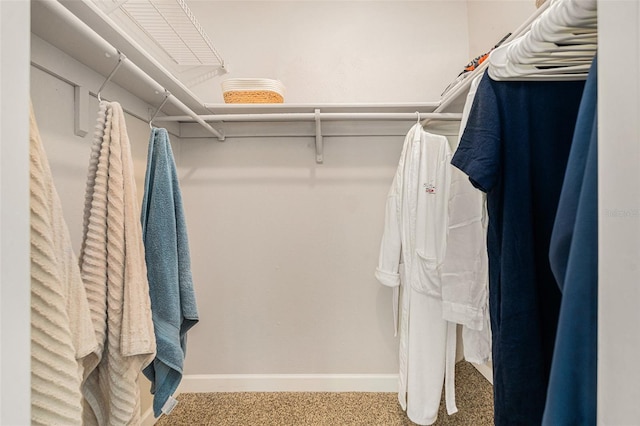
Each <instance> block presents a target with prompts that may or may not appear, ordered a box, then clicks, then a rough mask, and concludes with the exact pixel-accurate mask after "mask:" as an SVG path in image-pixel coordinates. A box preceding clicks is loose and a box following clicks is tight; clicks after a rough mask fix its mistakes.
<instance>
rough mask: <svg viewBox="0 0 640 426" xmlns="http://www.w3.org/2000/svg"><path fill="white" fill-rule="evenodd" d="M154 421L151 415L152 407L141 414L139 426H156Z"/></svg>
mask: <svg viewBox="0 0 640 426" xmlns="http://www.w3.org/2000/svg"><path fill="white" fill-rule="evenodd" d="M157 420H158V419H156V418H155V417H154V415H153V407H149V409H148V410H147V411H145V412H144V413H142V419H141V421H140V426H153V425H154V424H156V421H157Z"/></svg>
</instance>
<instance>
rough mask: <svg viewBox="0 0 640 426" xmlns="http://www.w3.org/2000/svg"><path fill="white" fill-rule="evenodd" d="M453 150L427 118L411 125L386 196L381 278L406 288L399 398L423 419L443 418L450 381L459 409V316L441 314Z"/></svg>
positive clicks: (450, 398) (451, 409) (450, 397)
mask: <svg viewBox="0 0 640 426" xmlns="http://www.w3.org/2000/svg"><path fill="white" fill-rule="evenodd" d="M450 158H451V150H450V148H449V144H448V141H447V139H446V138H445V137H444V136H439V135H432V134H429V133H427V132H425V131H424V130H423V128H422V126H421V125H420V124H416V125H414V126H413V127H412V128H411V129H410V131H409V133H408V134H407V136H406V138H405V142H404V145H403V149H402V154H401V158H400V161H399V164H398V168H397V171H396V174H395V176H394V179H393V183H392V185H391V188H390V190H389V194H388V197H387V203H386V214H385V226H384V233H383V237H382V243H381V246H380V257H379V262H378V267H377V269H376V272H375V276H376V278H377V279H378V281H380V283H381V284H383V285H385V286H388V287H392V288H394V293H395V294H397V292H398V291H400V292H401V294H400V297H399V304H400V319H399V331H400V348H399V361H400V374H399V391H398V400H399V402H400V405H401V407H402V408H403V409H404V410H406V412H407V416H408V417H409V418H410V419H411V420H412V421H413V422H414V423H417V424H420V425H430V424H433V423H434V422H435V421H436V419H437V415H438V408H439V406H440V398H441V394H442V385H443V382H445V397H446V404H447V411H448V413H449V414H453V413H455V412H457V408H456V406H455V393H454V369H455V348H456V324H454V323H451V322H448V321H445V320H443V318H442V293H441V282H440V273H441V266H442V261H443V258H444V251H445V248H446V234H447V204H448V199H449V180H450V170H451V168H450V166H449V161H450ZM394 300H398V297H397V296H395V297H394ZM445 376H446V380H445Z"/></svg>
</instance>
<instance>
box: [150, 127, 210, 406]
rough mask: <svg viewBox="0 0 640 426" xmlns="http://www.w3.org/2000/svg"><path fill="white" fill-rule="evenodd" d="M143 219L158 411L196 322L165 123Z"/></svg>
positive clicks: (156, 135) (154, 152) (156, 138)
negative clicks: (153, 335)
mask: <svg viewBox="0 0 640 426" xmlns="http://www.w3.org/2000/svg"><path fill="white" fill-rule="evenodd" d="M141 220H142V236H143V241H144V246H145V259H146V262H147V277H148V280H149V293H150V296H151V311H152V317H153V325H154V328H155V335H156V342H157V354H156V358H155V359H154V360H153V362H152V363H151V364H149V366H147V367H146V368H145V369H144V370H143V373H144V375H145V376H146V377H147V378H148V379H149V380H151V393H153V394H154V398H153V413H154V415H155V416H156V417H159V416H160V414H161V413H162V409H163V406H164V405H165V403H166V402H167V400H168V399H169V397H170V396H171V395H172V394H173V393H174V392H175V390H176V389H177V387H178V385H179V384H180V381H181V380H182V372H183V371H182V369H183V364H184V358H185V352H186V346H187V331H188V330H189V329H190V328H191V327H193V326H194V325H195V324H196V323H197V322H198V310H197V307H196V300H195V292H194V289H193V279H192V276H191V261H190V258H189V244H188V240H187V227H186V223H185V217H184V212H183V208H182V195H181V193H180V187H179V184H178V175H177V172H176V166H175V162H174V158H173V152H172V150H171V143H170V142H169V134H168V133H167V131H166V130H165V129H159V128H154V129H152V131H151V136H150V139H149V151H148V155H147V173H146V176H145V191H144V198H143V200H142V217H141Z"/></svg>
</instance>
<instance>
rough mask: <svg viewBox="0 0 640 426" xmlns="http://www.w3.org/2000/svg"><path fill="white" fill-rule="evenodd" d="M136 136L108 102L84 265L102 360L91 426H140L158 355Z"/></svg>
mask: <svg viewBox="0 0 640 426" xmlns="http://www.w3.org/2000/svg"><path fill="white" fill-rule="evenodd" d="M138 215H139V205H138V198H137V197H136V187H135V180H134V175H133V161H132V158H131V148H130V144H129V137H128V135H127V131H126V125H125V121H124V112H123V111H122V107H121V106H120V104H118V103H116V102H113V103H108V102H101V104H100V113H99V117H98V125H97V131H96V135H95V138H94V144H93V147H92V153H91V160H90V165H89V176H88V180H87V192H86V198H85V216H84V235H83V242H82V251H81V255H80V266H81V270H82V278H83V280H84V282H85V286H86V289H87V295H88V298H89V304H90V307H91V313H92V320H93V323H94V327H95V329H96V335H97V336H98V339H99V344H100V350H99V354H100V361H99V364H98V365H97V366H95V369H93V371H91V372H90V374H89V375H88V377H87V378H86V380H85V383H84V384H83V394H84V396H85V398H86V404H85V411H84V422H85V424H87V425H92V424H97V425H129V424H132V425H137V424H139V423H140V395H139V387H138V384H137V379H138V375H139V373H140V371H141V370H142V368H144V367H145V366H147V365H148V364H149V363H150V362H151V361H152V360H153V358H154V356H155V346H156V344H155V336H154V331H153V323H152V319H151V303H150V300H149V284H148V282H147V271H146V265H145V259H144V246H143V244H142V231H141V225H140V221H139V217H138Z"/></svg>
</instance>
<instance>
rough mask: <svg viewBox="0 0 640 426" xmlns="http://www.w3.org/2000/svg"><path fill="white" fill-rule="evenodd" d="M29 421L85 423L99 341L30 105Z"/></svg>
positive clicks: (66, 423) (63, 423)
mask: <svg viewBox="0 0 640 426" xmlns="http://www.w3.org/2000/svg"><path fill="white" fill-rule="evenodd" d="M29 124H30V128H29V136H30V137H29V159H30V167H29V172H30V188H29V189H30V194H31V200H30V212H31V220H30V223H31V233H30V238H31V424H33V425H51V424H60V425H81V424H82V393H81V391H80V387H81V384H82V379H83V375H84V370H85V367H86V366H87V365H90V364H91V363H92V359H93V358H94V357H95V352H96V351H97V349H98V342H97V340H96V335H95V332H94V330H93V324H92V322H91V314H90V312H89V304H88V302H87V295H86V292H85V289H84V285H83V283H82V278H81V277H80V268H79V267H78V262H77V260H76V256H75V254H74V253H73V249H72V247H71V238H70V236H69V230H68V228H67V224H66V223H65V221H64V217H63V214H62V205H61V203H60V198H59V197H58V192H57V191H56V188H55V186H54V184H53V176H52V175H51V169H50V167H49V161H48V160H47V156H46V154H45V150H44V146H43V145H42V140H41V138H40V132H39V130H38V126H37V123H36V119H35V116H34V113H33V107H32V106H30V113H29Z"/></svg>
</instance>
